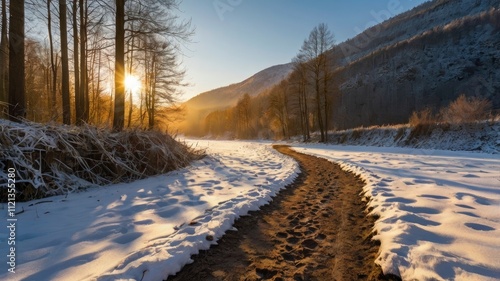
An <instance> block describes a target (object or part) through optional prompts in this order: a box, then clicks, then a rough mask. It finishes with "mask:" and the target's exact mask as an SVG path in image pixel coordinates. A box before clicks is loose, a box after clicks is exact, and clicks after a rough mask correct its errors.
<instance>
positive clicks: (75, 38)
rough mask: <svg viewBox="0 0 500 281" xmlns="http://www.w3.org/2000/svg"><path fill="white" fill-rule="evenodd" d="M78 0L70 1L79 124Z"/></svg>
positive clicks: (76, 107) (76, 106) (79, 119)
mask: <svg viewBox="0 0 500 281" xmlns="http://www.w3.org/2000/svg"><path fill="white" fill-rule="evenodd" d="M77 1H78V0H73V2H72V9H71V12H72V21H71V23H72V27H73V69H74V86H75V87H74V88H75V113H76V124H81V120H82V119H81V116H82V107H83V102H82V99H81V92H80V51H79V50H80V49H79V46H80V44H79V42H80V40H79V32H78V2H77Z"/></svg>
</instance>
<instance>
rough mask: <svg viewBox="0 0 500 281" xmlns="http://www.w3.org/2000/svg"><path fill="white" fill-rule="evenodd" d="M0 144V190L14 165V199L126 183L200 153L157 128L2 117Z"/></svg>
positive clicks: (171, 167)
mask: <svg viewBox="0 0 500 281" xmlns="http://www.w3.org/2000/svg"><path fill="white" fill-rule="evenodd" d="M0 145H1V149H0V158H1V159H2V162H0V179H1V180H2V181H0V190H1V191H2V193H3V192H4V191H5V190H6V184H5V183H4V182H3V181H5V180H4V179H6V174H5V173H6V172H7V169H8V168H15V169H16V174H17V175H16V182H17V184H16V188H17V192H18V194H17V198H18V199H19V200H30V199H34V198H40V197H45V196H50V195H58V194H67V193H69V192H73V191H76V190H78V189H81V188H85V187H88V186H91V185H105V184H110V183H116V182H130V181H133V180H137V179H142V178H145V177H148V176H152V175H158V174H163V173H167V172H169V171H172V170H176V169H179V168H181V167H185V166H186V165H188V164H189V163H190V162H191V161H192V160H194V159H197V158H200V157H201V156H202V153H201V152H197V151H194V150H193V149H191V148H189V147H187V146H186V145H184V144H181V143H179V142H177V141H176V140H174V139H173V138H172V137H171V136H169V135H167V134H164V133H161V132H157V131H140V130H131V131H123V132H119V133H112V132H111V131H109V130H107V129H102V128H95V127H91V126H84V127H70V126H60V125H41V124H36V123H25V124H16V123H12V122H8V121H5V120H0ZM2 198H6V197H2Z"/></svg>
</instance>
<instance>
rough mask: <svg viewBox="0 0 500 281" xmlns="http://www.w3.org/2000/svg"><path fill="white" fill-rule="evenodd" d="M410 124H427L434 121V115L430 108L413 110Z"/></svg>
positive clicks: (414, 125)
mask: <svg viewBox="0 0 500 281" xmlns="http://www.w3.org/2000/svg"><path fill="white" fill-rule="evenodd" d="M409 123H410V126H413V127H416V126H419V125H428V124H432V123H436V117H435V116H434V114H433V113H432V110H431V109H430V108H426V109H423V110H421V111H414V112H413V113H412V115H411V117H410V121H409Z"/></svg>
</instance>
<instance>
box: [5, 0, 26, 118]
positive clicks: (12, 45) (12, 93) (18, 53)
mask: <svg viewBox="0 0 500 281" xmlns="http://www.w3.org/2000/svg"><path fill="white" fill-rule="evenodd" d="M24 81H25V78H24V0H21V1H11V2H10V26H9V115H10V119H11V120H12V121H16V122H20V121H21V119H22V118H24V117H25V116H26V94H25V84H24Z"/></svg>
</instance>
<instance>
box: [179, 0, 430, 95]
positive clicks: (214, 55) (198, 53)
mask: <svg viewBox="0 0 500 281" xmlns="http://www.w3.org/2000/svg"><path fill="white" fill-rule="evenodd" d="M423 2H426V0H316V1H315V0H183V2H182V4H181V6H180V10H181V15H180V17H181V18H184V19H189V18H191V19H192V23H193V25H194V26H195V27H196V34H195V36H194V37H193V38H192V40H193V43H191V44H188V45H187V46H186V47H187V49H186V48H185V49H184V66H185V68H186V70H187V76H186V82H188V83H190V84H191V86H190V87H186V88H185V89H184V92H185V94H184V96H183V97H182V99H183V100H187V99H189V98H191V97H193V96H195V95H197V94H200V93H202V92H205V91H209V90H212V89H215V88H218V87H222V86H226V85H229V84H232V83H237V82H240V81H242V80H244V79H246V78H248V77H250V76H251V75H253V74H255V73H257V72H259V71H261V70H263V69H265V68H267V67H270V66H273V65H276V64H283V63H288V62H290V61H291V59H292V58H293V57H294V56H295V55H296V54H297V52H298V50H299V48H300V47H301V45H302V42H303V41H304V39H305V38H306V37H307V36H308V35H309V32H310V31H311V30H312V29H313V28H314V26H316V25H318V24H319V23H322V22H324V23H326V24H328V26H329V28H330V30H331V31H332V32H333V34H334V35H335V40H336V43H341V42H343V41H345V40H346V39H348V38H352V37H354V36H355V35H356V34H358V33H360V32H361V31H363V30H364V29H365V28H366V27H369V26H372V25H374V24H375V23H376V22H380V21H381V20H383V19H386V17H387V16H389V15H390V16H394V15H396V14H398V13H400V12H404V11H407V10H409V9H411V8H413V7H415V6H417V5H419V4H421V3H423Z"/></svg>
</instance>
